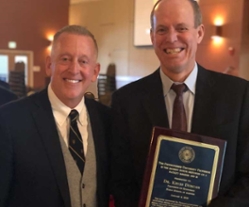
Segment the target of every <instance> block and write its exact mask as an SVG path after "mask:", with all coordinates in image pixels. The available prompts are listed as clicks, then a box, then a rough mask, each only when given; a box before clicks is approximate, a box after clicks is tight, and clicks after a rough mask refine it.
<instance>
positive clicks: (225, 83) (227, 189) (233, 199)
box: [112, 66, 249, 207]
mask: <svg viewBox="0 0 249 207" xmlns="http://www.w3.org/2000/svg"><path fill="white" fill-rule="evenodd" d="M248 89H249V88H248V82H247V81H245V80H242V79H240V78H237V77H232V76H229V75H224V74H221V73H216V72H212V71H208V70H205V69H204V68H202V67H201V66H198V75H197V82H196V94H195V101H194V109H193V118H192V130H191V132H192V133H195V134H200V135H206V136H211V137H216V138H220V139H224V140H227V150H226V156H225V161H224V169H223V174H222V180H221V186H220V191H219V196H218V198H217V199H214V200H213V202H212V204H211V205H210V206H236V207H237V206H249V179H248V178H249V90H248ZM112 101H113V102H112V107H113V110H114V112H115V114H116V115H115V118H114V119H115V120H114V123H115V127H114V138H115V139H114V143H113V145H114V147H112V149H113V154H114V157H115V159H114V161H113V170H112V171H113V176H112V177H113V178H112V182H113V194H114V196H115V197H116V202H117V207H120V206H129V207H130V206H136V204H125V205H122V204H123V203H125V202H128V201H127V200H126V201H125V198H127V196H128V194H129V193H127V194H126V188H125V187H127V189H128V184H132V183H136V184H137V186H132V187H130V188H131V189H135V188H136V187H137V188H138V189H137V190H135V200H136V201H137V200H138V195H139V192H140V190H141V186H142V179H143V174H144V170H145V164H146V158H147V155H148V150H149V145H150V139H151V133H152V127H153V126H160V127H166V128H168V127H169V122H168V116H167V111H166V106H165V101H164V95H163V88H162V83H161V79H160V74H159V70H157V71H156V72H154V73H153V74H151V75H149V76H147V77H145V78H143V79H140V80H138V81H136V82H134V83H131V84H129V85H127V86H125V87H123V88H121V89H120V90H118V91H117V92H115V93H114V95H113V97H112ZM127 154H128V155H129V154H131V156H130V157H129V156H127ZM127 169H128V170H127ZM132 169H133V170H132ZM129 190H130V189H129ZM129 190H127V191H129ZM131 192H132V191H131ZM129 202H131V201H129ZM135 203H136V202H135Z"/></svg>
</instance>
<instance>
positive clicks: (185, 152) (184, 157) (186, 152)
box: [178, 146, 195, 163]
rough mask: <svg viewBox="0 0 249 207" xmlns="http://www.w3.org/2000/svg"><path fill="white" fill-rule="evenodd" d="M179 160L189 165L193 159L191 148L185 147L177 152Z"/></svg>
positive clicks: (193, 153) (193, 152)
mask: <svg viewBox="0 0 249 207" xmlns="http://www.w3.org/2000/svg"><path fill="white" fill-rule="evenodd" d="M178 155H179V158H180V160H181V161H182V162H184V163H191V162H192V161H193V160H194V159H195V151H194V150H193V148H192V147H189V146H185V147H183V148H182V149H181V150H180V151H179V154H178Z"/></svg>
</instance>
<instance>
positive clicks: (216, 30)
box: [212, 25, 222, 39]
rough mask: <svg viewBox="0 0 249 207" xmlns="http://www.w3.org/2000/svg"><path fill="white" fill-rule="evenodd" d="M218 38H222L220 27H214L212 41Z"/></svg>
mask: <svg viewBox="0 0 249 207" xmlns="http://www.w3.org/2000/svg"><path fill="white" fill-rule="evenodd" d="M218 38H222V25H215V26H214V30H213V34H212V39H218Z"/></svg>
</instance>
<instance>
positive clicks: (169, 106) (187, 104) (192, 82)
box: [160, 63, 198, 132]
mask: <svg viewBox="0 0 249 207" xmlns="http://www.w3.org/2000/svg"><path fill="white" fill-rule="evenodd" d="M197 72H198V68H197V64H196V63H195V66H194V69H193V70H192V72H191V73H190V74H189V76H188V77H187V78H186V80H185V81H184V83H185V84H186V86H187V87H188V90H187V91H186V92H185V93H184V94H183V104H184V108H185V112H186V117H187V125H188V128H187V130H188V132H190V131H191V127H192V116H193V108H194V99H195V87H196V79H197ZM160 76H161V80H162V84H163V94H164V100H165V105H166V110H167V114H168V120H169V127H170V128H171V126H172V113H173V104H174V100H175V97H176V94H175V92H174V91H173V90H172V89H171V86H172V84H173V83H174V82H173V81H172V80H171V79H170V78H169V77H167V76H166V75H165V74H164V73H163V71H162V69H160ZM175 84H180V83H175Z"/></svg>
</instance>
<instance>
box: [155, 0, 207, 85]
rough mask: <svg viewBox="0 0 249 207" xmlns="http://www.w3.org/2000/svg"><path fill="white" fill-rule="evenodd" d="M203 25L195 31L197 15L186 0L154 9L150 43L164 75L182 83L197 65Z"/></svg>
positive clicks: (170, 1)
mask: <svg viewBox="0 0 249 207" xmlns="http://www.w3.org/2000/svg"><path fill="white" fill-rule="evenodd" d="M203 35H204V26H203V25H202V24H201V25H199V26H197V28H195V21H194V12H193V8H192V6H191V4H190V2H189V1H187V0H162V1H161V2H160V3H159V4H158V5H157V6H156V8H155V10H154V18H153V28H152V29H151V41H152V44H153V46H154V50H155V53H156V55H157V57H158V58H159V61H160V64H161V68H162V70H163V72H164V73H165V75H167V76H168V77H169V78H170V79H172V80H173V81H178V82H182V81H184V80H185V79H186V77H187V76H188V75H189V74H190V72H191V71H192V70H193V68H194V64H195V53H196V51H197V45H198V44H199V43H200V42H201V40H202V38H203Z"/></svg>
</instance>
